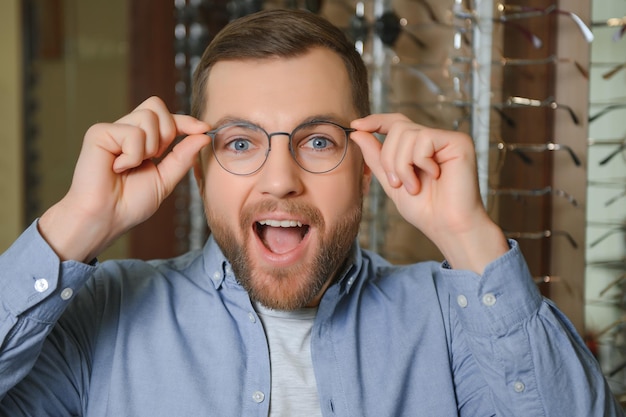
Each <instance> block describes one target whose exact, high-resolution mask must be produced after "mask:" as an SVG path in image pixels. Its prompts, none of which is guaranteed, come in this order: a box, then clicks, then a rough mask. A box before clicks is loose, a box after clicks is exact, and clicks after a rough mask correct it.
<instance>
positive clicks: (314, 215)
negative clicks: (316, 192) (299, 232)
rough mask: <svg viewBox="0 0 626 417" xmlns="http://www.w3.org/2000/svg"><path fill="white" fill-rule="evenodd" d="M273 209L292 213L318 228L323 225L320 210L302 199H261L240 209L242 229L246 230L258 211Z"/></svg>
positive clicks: (270, 210) (271, 210) (321, 227)
mask: <svg viewBox="0 0 626 417" xmlns="http://www.w3.org/2000/svg"><path fill="white" fill-rule="evenodd" d="M273 211H280V212H282V213H286V214H288V215H289V214H293V215H294V217H296V216H297V217H298V218H304V220H305V221H306V224H307V225H308V226H313V227H316V228H319V229H323V228H324V225H325V223H324V217H323V216H322V213H321V211H320V210H319V209H318V208H317V207H315V206H313V205H311V204H308V203H306V202H304V201H302V200H281V201H277V200H263V201H260V202H258V203H254V204H251V205H249V206H246V207H244V208H243V209H242V211H241V216H240V222H241V224H240V226H241V228H242V230H246V229H247V228H248V227H249V226H250V224H251V223H252V222H253V221H254V219H255V218H256V217H257V216H258V214H259V213H263V212H273Z"/></svg>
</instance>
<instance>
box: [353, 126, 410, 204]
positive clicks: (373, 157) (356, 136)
mask: <svg viewBox="0 0 626 417" xmlns="http://www.w3.org/2000/svg"><path fill="white" fill-rule="evenodd" d="M350 138H351V139H352V141H353V142H354V143H356V144H357V146H358V147H359V148H360V149H361V154H362V155H363V159H364V160H365V163H366V164H367V166H368V167H369V168H370V169H371V170H372V173H373V174H374V176H375V177H376V178H378V182H380V184H381V185H382V187H383V189H384V190H385V192H386V193H387V194H389V192H390V191H391V189H392V188H395V187H397V186H399V185H396V184H395V182H397V181H398V180H397V178H396V179H395V180H394V179H393V178H391V179H390V178H389V177H388V176H387V173H386V171H385V169H384V168H383V165H382V162H381V149H382V146H383V145H382V143H380V141H379V140H378V139H377V138H376V137H375V136H374V135H372V134H371V133H369V132H365V131H356V132H353V133H351V134H350Z"/></svg>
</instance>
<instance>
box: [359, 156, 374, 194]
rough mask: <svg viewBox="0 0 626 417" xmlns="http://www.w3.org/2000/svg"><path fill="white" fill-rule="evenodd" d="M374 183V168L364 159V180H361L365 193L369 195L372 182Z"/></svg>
mask: <svg viewBox="0 0 626 417" xmlns="http://www.w3.org/2000/svg"><path fill="white" fill-rule="evenodd" d="M371 183H372V170H371V168H370V167H369V166H368V165H367V164H366V163H365V161H363V180H362V182H361V184H362V187H363V189H362V190H361V191H362V192H363V195H367V194H368V193H369V192H370V184H371Z"/></svg>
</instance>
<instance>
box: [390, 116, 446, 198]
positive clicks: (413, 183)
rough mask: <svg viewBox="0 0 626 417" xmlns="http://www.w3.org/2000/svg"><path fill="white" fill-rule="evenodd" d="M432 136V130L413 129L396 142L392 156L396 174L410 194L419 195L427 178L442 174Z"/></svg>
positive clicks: (404, 132)
mask: <svg viewBox="0 0 626 417" xmlns="http://www.w3.org/2000/svg"><path fill="white" fill-rule="evenodd" d="M430 135H431V131H430V130H425V129H422V128H421V127H413V128H411V129H407V130H404V131H402V132H401V134H400V135H399V137H398V138H397V140H396V142H397V143H398V146H397V149H396V150H395V153H394V154H393V155H392V157H394V158H395V160H394V172H395V173H396V175H397V176H398V178H399V180H400V181H401V182H402V184H404V187H405V188H406V189H407V191H408V192H409V193H410V194H417V193H419V190H420V187H421V185H422V184H423V181H424V180H425V179H426V178H428V177H430V178H432V179H436V178H438V177H439V175H440V173H441V170H440V167H439V164H438V163H437V161H436V158H437V155H436V153H437V149H436V148H435V144H434V142H433V140H432V138H431V137H430ZM389 136H391V135H389ZM389 136H388V138H389ZM385 145H387V143H385ZM384 151H385V149H384V146H383V153H384Z"/></svg>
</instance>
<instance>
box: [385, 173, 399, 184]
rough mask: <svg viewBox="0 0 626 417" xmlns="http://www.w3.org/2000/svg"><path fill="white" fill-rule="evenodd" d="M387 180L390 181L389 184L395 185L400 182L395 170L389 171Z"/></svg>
mask: <svg viewBox="0 0 626 417" xmlns="http://www.w3.org/2000/svg"><path fill="white" fill-rule="evenodd" d="M387 181H389V184H391V185H393V186H394V187H395V186H397V185H399V184H400V179H399V178H398V177H397V176H396V174H395V173H394V172H387Z"/></svg>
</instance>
